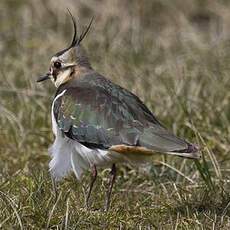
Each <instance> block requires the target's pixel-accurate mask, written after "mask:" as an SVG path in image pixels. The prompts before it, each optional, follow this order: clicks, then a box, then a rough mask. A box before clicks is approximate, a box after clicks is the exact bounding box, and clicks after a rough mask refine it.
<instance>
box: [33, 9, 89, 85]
mask: <svg viewBox="0 0 230 230" xmlns="http://www.w3.org/2000/svg"><path fill="white" fill-rule="evenodd" d="M69 14H70V16H71V19H72V22H73V28H74V35H73V39H72V42H71V44H70V45H69V46H68V47H67V48H66V49H64V50H61V51H59V52H58V53H56V54H55V55H53V56H52V58H51V61H50V68H49V72H48V73H46V74H45V75H44V76H41V77H39V78H38V79H37V82H41V81H45V80H48V79H51V81H52V82H53V83H54V84H55V86H56V87H59V86H60V85H62V84H63V83H65V82H67V81H68V80H70V79H71V78H72V75H74V73H75V72H76V71H79V69H81V68H90V69H91V66H90V63H89V60H88V58H87V56H86V54H85V51H84V48H83V47H82V46H81V42H82V41H83V39H84V38H85V36H86V34H87V33H88V31H89V29H90V26H91V24H92V21H93V18H92V19H91V21H90V23H89V25H88V26H87V28H86V29H85V30H84V31H83V32H82V33H81V35H80V36H78V35H77V26H76V21H75V19H74V17H73V16H72V14H71V13H70V11H69Z"/></svg>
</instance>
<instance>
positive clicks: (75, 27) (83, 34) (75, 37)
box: [67, 9, 94, 47]
mask: <svg viewBox="0 0 230 230" xmlns="http://www.w3.org/2000/svg"><path fill="white" fill-rule="evenodd" d="M67 10H68V12H69V15H70V17H71V19H72V23H73V29H74V34H73V39H72V42H71V44H70V47H74V46H75V45H80V43H81V41H82V40H83V39H84V38H85V36H86V34H87V33H88V32H89V29H90V27H91V25H92V23H93V19H94V18H93V17H92V18H91V20H90V22H89V25H88V26H87V27H86V29H85V30H84V31H83V32H82V33H81V35H80V37H79V38H78V36H77V24H76V20H75V18H74V16H73V15H72V14H71V12H70V10H69V9H67Z"/></svg>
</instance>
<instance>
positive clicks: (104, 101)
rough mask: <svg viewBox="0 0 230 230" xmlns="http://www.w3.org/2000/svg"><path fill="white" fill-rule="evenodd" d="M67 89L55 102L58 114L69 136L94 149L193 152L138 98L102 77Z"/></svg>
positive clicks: (192, 149) (84, 79)
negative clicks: (137, 148)
mask: <svg viewBox="0 0 230 230" xmlns="http://www.w3.org/2000/svg"><path fill="white" fill-rule="evenodd" d="M64 89H65V90H66V92H65V93H64V95H63V96H62V97H59V98H58V99H57V100H56V101H55V105H54V115H55V118H56V121H57V124H58V126H59V128H60V129H61V130H62V131H63V133H64V135H66V136H67V137H69V138H71V139H75V140H78V141H79V142H80V143H82V144H84V145H85V146H87V147H92V148H94V147H97V148H101V149H109V148H111V147H112V146H116V145H123V146H138V147H144V148H145V149H150V150H153V151H159V152H180V153H181V152H183V151H184V152H187V153H188V152H189V151H188V148H189V145H190V144H189V143H188V142H186V141H185V140H183V139H180V138H178V137H176V136H175V135H173V134H172V133H171V132H169V131H168V130H166V129H165V128H164V127H163V126H162V125H161V123H160V122H159V121H158V120H157V119H156V118H155V116H154V115H153V114H152V113H151V112H150V110H149V109H148V108H147V107H146V106H145V105H144V104H143V103H142V102H141V100H140V99H139V98H138V97H136V96H135V95H134V94H132V93H130V92H129V91H127V90H125V89H123V88H121V87H120V86H118V85H116V84H113V83H112V82H110V81H109V80H107V79H105V78H103V77H102V76H100V75H97V74H96V73H94V75H93V76H92V74H91V75H89V76H85V77H84V78H82V79H78V80H75V81H74V82H72V83H71V84H69V85H65V87H63V88H62V87H61V88H60V89H59V93H60V91H62V90H64ZM190 150H191V151H192V152H194V151H195V148H190Z"/></svg>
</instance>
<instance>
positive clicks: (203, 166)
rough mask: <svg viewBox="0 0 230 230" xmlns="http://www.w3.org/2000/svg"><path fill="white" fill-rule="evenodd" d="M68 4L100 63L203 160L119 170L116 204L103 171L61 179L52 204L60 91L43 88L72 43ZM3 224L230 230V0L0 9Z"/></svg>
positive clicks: (158, 161) (4, 3)
mask: <svg viewBox="0 0 230 230" xmlns="http://www.w3.org/2000/svg"><path fill="white" fill-rule="evenodd" d="M67 8H69V9H70V10H71V12H72V14H73V15H74V16H75V17H76V19H77V23H78V30H79V31H80V30H82V29H83V28H84V27H85V26H86V25H87V24H88V22H89V20H90V19H91V17H92V16H94V17H95V20H94V23H93V26H92V29H91V31H90V33H89V34H88V36H87V38H86V39H85V40H84V46H85V48H86V49H87V52H88V55H89V57H90V60H91V62H92V65H93V67H94V68H95V69H96V70H97V71H98V72H100V73H101V74H103V75H105V76H107V77H108V78H110V79H111V80H113V81H114V82H116V83H118V84H120V85H122V86H123V87H125V88H127V89H129V90H131V91H132V92H134V93H135V94H137V95H138V96H139V97H140V98H141V99H142V100H143V101H144V102H145V103H146V104H147V105H148V107H149V108H150V109H151V110H152V111H153V112H154V113H155V115H156V116H157V117H158V118H159V119H160V120H161V121H162V122H163V123H164V124H165V125H166V126H167V127H168V128H170V129H171V130H173V132H175V133H176V134H177V135H179V136H182V137H186V138H187V139H188V140H190V141H193V142H195V143H198V144H199V145H200V146H202V151H201V152H202V155H203V157H202V159H201V160H200V161H192V160H185V159H181V158H177V157H165V156H156V157H154V158H153V159H152V160H153V161H152V162H151V163H150V164H149V165H148V166H146V167H145V168H141V169H139V170H137V169H135V168H133V167H131V166H129V165H126V166H122V167H120V169H119V176H118V179H117V183H116V185H115V189H114V193H113V200H112V208H111V210H110V211H109V212H108V213H104V212H102V211H100V210H99V208H100V207H102V206H103V199H104V193H105V186H106V185H107V182H108V181H107V176H108V170H107V169H105V170H101V172H100V179H99V180H98V182H97V187H96V189H95V190H94V192H93V195H92V210H88V211H87V210H86V209H84V207H83V206H84V192H85V189H86V186H87V184H88V182H89V179H90V177H89V174H87V175H86V176H85V177H84V178H83V180H82V182H77V181H76V180H75V178H74V176H70V177H68V178H67V179H65V180H64V181H63V182H62V183H61V184H60V185H59V188H58V192H59V195H58V198H57V199H55V197H54V193H53V191H52V184H51V180H50V177H49V173H48V161H49V156H48V154H47V148H48V146H49V145H50V144H51V143H52V140H53V135H52V132H51V121H50V120H51V119H50V106H51V101H52V98H53V95H54V93H55V88H54V86H53V85H52V84H51V83H50V82H46V83H45V84H37V83H36V82H35V81H36V78H37V77H38V76H39V75H41V74H43V73H46V72H47V70H48V67H49V62H50V58H51V57H52V55H53V54H54V53H56V52H57V51H59V50H61V49H63V48H65V47H66V46H67V45H68V44H69V43H70V41H71V38H72V25H71V21H70V17H69V15H68V13H67ZM0 53H1V55H0V63H1V67H0V130H1V131H0V228H2V229H45V228H52V229H88V228H91V229H118V228H119V229H128V228H129V229H154V228H155V229H229V228H230V216H229V215H230V186H229V182H230V173H229V172H230V167H229V165H230V155H229V154H230V90H229V89H230V76H229V74H230V68H229V61H230V2H229V1H227V0H225V1H224V0H220V1H213V0H194V1H190V0H173V1H172V0H162V1H160V0H151V1H149V0H144V1H138V0H133V1H131V0H126V1H122V0H97V1H95V0H87V1H84V0H78V1H76V0H67V1H64V0H56V1H51V0H1V1H0Z"/></svg>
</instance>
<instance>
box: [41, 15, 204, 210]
mask: <svg viewBox="0 0 230 230" xmlns="http://www.w3.org/2000/svg"><path fill="white" fill-rule="evenodd" d="M70 15H71V13H70ZM71 18H72V22H73V28H74V35H73V39H72V42H71V44H70V46H68V48H66V49H64V50H62V51H59V52H58V53H56V54H55V55H53V57H52V58H51V63H50V68H49V72H48V73H47V74H45V75H44V76H42V77H40V78H39V79H38V80H37V81H38V82H41V81H44V80H47V79H51V81H52V82H53V83H54V85H55V86H56V87H57V91H56V95H55V97H54V100H53V103H52V111H51V116H52V128H53V133H54V135H55V137H56V138H55V141H54V143H53V145H52V147H51V148H50V149H49V151H50V154H51V157H52V160H51V161H50V163H49V168H50V172H51V175H52V177H53V178H54V179H55V180H60V179H61V178H63V177H65V176H66V175H67V174H68V173H70V172H71V171H73V172H74V174H75V175H76V177H77V179H80V178H81V176H82V173H83V172H84V171H85V170H88V169H90V168H91V169H92V172H93V176H92V181H91V184H90V186H89V190H88V195H87V198H86V205H87V206H88V204H89V198H90V194H91V191H92V188H93V184H94V182H95V180H96V177H97V167H103V166H104V167H107V166H111V168H112V170H111V178H110V184H109V187H108V191H107V196H106V200H105V209H106V210H108V208H109V204H110V196H111V191H112V187H113V184H114V181H115V177H116V166H115V165H116V164H117V163H124V162H130V163H133V164H139V163H143V161H145V160H147V159H149V157H150V156H152V155H154V154H155V153H156V152H160V153H166V154H171V155H177V156H181V157H186V158H199V153H198V152H199V151H198V147H197V146H196V145H195V144H190V143H189V142H187V141H186V140H184V139H181V138H179V137H176V136H175V135H174V134H173V133H172V132H170V131H168V130H167V129H166V128H165V127H164V126H163V125H162V124H161V122H159V121H158V120H157V118H156V117H155V116H154V115H153V113H152V112H151V111H150V110H149V109H148V108H147V107H146V106H145V105H144V103H143V102H142V101H141V100H140V99H139V98H138V97H137V96H136V95H134V94H133V93H131V92H130V91H128V90H126V89H124V88H122V87H121V86H119V85H117V84H114V83H113V82H111V81H110V80H108V79H107V78H105V77H104V76H102V75H101V74H99V73H97V72H96V71H95V70H94V69H93V67H92V66H91V64H90V62H89V59H88V57H87V55H86V53H85V50H84V48H83V47H82V41H83V39H84V38H85V36H86V34H87V33H88V31H89V29H90V26H91V24H92V20H91V22H90V23H89V25H88V27H87V28H86V29H85V30H84V31H83V32H82V33H81V34H80V36H78V34H77V27H76V21H75V19H74V17H73V16H72V15H71Z"/></svg>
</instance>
